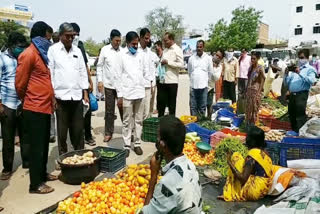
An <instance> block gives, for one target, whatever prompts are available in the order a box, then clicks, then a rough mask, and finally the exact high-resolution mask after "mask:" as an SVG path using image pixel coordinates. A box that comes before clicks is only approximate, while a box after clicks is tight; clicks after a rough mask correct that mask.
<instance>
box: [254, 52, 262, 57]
mask: <svg viewBox="0 0 320 214" xmlns="http://www.w3.org/2000/svg"><path fill="white" fill-rule="evenodd" d="M253 55H255V56H256V57H257V58H258V59H259V58H261V52H259V51H256V52H253Z"/></svg>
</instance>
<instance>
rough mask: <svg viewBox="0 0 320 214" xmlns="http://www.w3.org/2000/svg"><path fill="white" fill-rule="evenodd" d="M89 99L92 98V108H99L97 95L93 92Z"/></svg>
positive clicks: (93, 109) (92, 109)
mask: <svg viewBox="0 0 320 214" xmlns="http://www.w3.org/2000/svg"><path fill="white" fill-rule="evenodd" d="M89 100H90V110H91V111H92V112H93V111H97V110H98V101H97V98H96V96H94V95H93V94H92V93H90V94H89Z"/></svg>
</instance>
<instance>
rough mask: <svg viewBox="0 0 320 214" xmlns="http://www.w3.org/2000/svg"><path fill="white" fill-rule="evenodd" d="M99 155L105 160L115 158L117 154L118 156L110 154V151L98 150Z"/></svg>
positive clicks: (115, 153) (113, 153) (114, 153)
mask: <svg viewBox="0 0 320 214" xmlns="http://www.w3.org/2000/svg"><path fill="white" fill-rule="evenodd" d="M99 153H100V155H101V156H102V157H105V158H113V157H115V156H116V155H117V154H119V153H118V152H111V151H107V152H105V151H103V149H100V150H99Z"/></svg>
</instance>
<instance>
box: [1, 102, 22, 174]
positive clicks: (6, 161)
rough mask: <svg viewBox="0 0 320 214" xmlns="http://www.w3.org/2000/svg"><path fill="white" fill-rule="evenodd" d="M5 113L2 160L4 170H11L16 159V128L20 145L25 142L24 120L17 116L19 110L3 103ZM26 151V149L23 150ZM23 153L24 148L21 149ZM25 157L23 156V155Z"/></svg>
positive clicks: (3, 118) (2, 120) (2, 126)
mask: <svg viewBox="0 0 320 214" xmlns="http://www.w3.org/2000/svg"><path fill="white" fill-rule="evenodd" d="M3 108H4V115H3V116H2V117H1V118H0V120H1V133H2V161H3V172H11V171H12V167H13V160H14V140H15V135H16V130H18V135H19V138H20V145H22V144H23V142H22V141H23V140H22V121H21V117H20V116H17V110H15V109H10V108H8V107H7V106H5V105H3ZM23 151H24V150H23ZM21 155H22V149H21ZM22 159H23V156H22Z"/></svg>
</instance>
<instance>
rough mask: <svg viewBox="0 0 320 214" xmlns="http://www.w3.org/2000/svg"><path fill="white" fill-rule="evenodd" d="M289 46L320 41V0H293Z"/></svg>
mask: <svg viewBox="0 0 320 214" xmlns="http://www.w3.org/2000/svg"><path fill="white" fill-rule="evenodd" d="M290 13H291V18H290V21H291V23H290V26H289V44H288V45H289V47H297V46H301V45H304V44H319V43H320V0H292V1H291V9H290Z"/></svg>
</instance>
